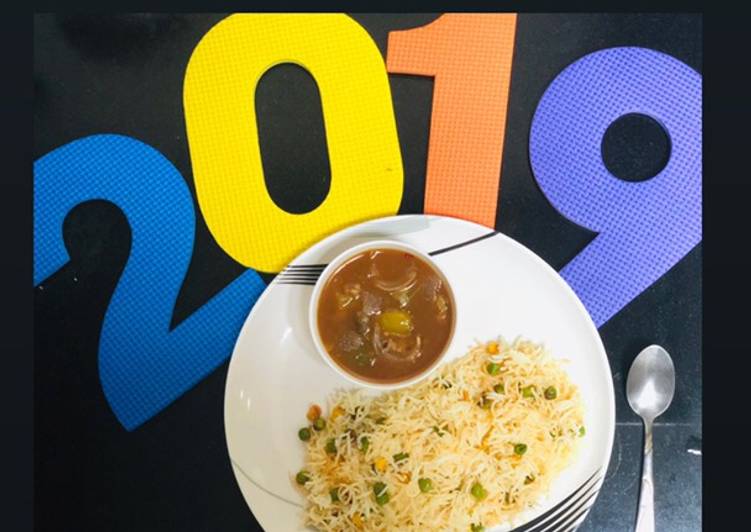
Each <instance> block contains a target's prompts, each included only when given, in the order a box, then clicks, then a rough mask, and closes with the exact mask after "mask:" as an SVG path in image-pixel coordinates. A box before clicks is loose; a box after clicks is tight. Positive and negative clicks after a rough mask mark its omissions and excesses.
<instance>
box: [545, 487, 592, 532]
mask: <svg viewBox="0 0 751 532" xmlns="http://www.w3.org/2000/svg"><path fill="white" fill-rule="evenodd" d="M596 485H597V483H596V482H595V484H593V485H591V486H590V487H589V489H588V490H587V491H588V492H589V493H588V494H586V495H583V496H582V497H580V499H579V500H581V499H582V498H583V500H581V502H579V504H577V505H576V506H574V504H573V503H572V504H571V505H570V506H569V507H568V508H567V509H566V513H565V514H563V512H561V514H559V515H558V517H557V518H556V520H555V522H554V523H546V524H545V526H547V527H549V528H546V529H545V530H544V532H564V531H565V530H570V529H571V527H572V526H574V524H575V523H576V522H577V521H578V520H579V519H580V518H581V517H582V516H583V515H584V514H585V513H586V512H587V510H589V509H590V507H591V506H592V504H591V502H590V501H592V502H593V499H594V498H595V497H596V496H597V493H598V492H599V490H593V488H594V487H595V486H596Z"/></svg>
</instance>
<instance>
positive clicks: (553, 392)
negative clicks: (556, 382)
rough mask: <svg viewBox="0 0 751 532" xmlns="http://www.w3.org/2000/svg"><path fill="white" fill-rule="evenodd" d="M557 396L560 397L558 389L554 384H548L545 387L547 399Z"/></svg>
mask: <svg viewBox="0 0 751 532" xmlns="http://www.w3.org/2000/svg"><path fill="white" fill-rule="evenodd" d="M556 397H558V390H556V389H555V387H554V386H548V387H547V388H545V399H548V400H551V401H552V400H553V399H555V398H556Z"/></svg>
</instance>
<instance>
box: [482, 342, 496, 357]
mask: <svg viewBox="0 0 751 532" xmlns="http://www.w3.org/2000/svg"><path fill="white" fill-rule="evenodd" d="M485 351H487V352H488V353H489V354H491V355H497V354H498V352H499V349H498V342H488V345H486V346H485Z"/></svg>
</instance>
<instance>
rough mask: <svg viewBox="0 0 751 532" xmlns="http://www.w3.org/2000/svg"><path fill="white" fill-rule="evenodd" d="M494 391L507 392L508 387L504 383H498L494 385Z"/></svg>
mask: <svg viewBox="0 0 751 532" xmlns="http://www.w3.org/2000/svg"><path fill="white" fill-rule="evenodd" d="M493 391H494V392H495V393H506V387H505V386H504V385H503V383H500V384H496V385H495V386H493Z"/></svg>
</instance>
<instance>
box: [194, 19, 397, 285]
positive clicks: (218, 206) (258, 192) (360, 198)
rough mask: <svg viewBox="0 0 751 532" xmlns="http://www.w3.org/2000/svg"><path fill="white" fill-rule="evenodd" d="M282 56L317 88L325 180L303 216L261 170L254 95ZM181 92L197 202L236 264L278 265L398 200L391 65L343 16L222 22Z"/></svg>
mask: <svg viewBox="0 0 751 532" xmlns="http://www.w3.org/2000/svg"><path fill="white" fill-rule="evenodd" d="M279 63H295V64H298V65H300V66H302V67H304V68H306V69H307V70H308V71H309V72H310V74H311V75H312V76H313V78H314V79H315V80H316V83H317V84H318V88H319V91H320V94H321V107H322V109H323V119H324V123H325V126H326V143H327V147H328V152H329V161H330V163H331V187H330V189H329V193H328V195H327V197H326V199H325V200H324V201H323V203H322V204H321V205H320V206H318V207H317V208H316V209H315V210H313V211H312V212H309V213H306V214H291V213H288V212H286V211H283V210H282V209H280V208H279V207H277V206H276V204H274V202H273V200H272V199H271V196H270V195H269V193H268V191H267V190H266V185H265V181H264V177H263V166H262V164H261V151H260V146H259V144H258V129H257V124H256V116H255V106H254V105H253V101H254V92H255V88H256V85H257V84H258V80H259V79H260V78H261V76H262V75H263V74H264V73H265V72H266V71H267V70H268V69H269V68H271V67H272V66H274V65H277V64H279ZM183 99H184V104H185V123H186V128H187V132H188V141H189V144H190V157H191V161H192V163H193V173H194V176H195V184H196V193H197V195H198V203H199V205H200V207H201V211H202V212H203V216H204V218H205V219H206V224H207V225H208V227H209V230H210V231H211V233H212V234H213V235H214V238H216V241H217V242H218V243H219V245H220V246H222V248H223V249H224V250H225V251H226V252H227V253H228V254H229V255H230V256H232V257H233V258H234V259H235V260H237V261H238V262H240V263H241V264H244V265H245V266H249V267H252V268H255V269H257V270H261V271H267V272H276V271H279V270H280V269H281V268H282V267H284V265H285V264H287V263H288V262H289V261H290V260H292V259H293V258H294V257H295V255H297V254H299V253H300V252H302V251H303V250H304V249H305V248H306V247H308V246H310V245H312V244H313V243H315V242H316V241H317V240H319V239H321V238H323V237H324V236H326V235H328V234H330V233H332V232H334V231H336V230H338V229H342V228H344V227H346V226H348V225H350V224H353V223H356V222H359V221H365V220H367V219H370V218H377V217H379V216H386V215H390V214H396V211H397V210H398V209H399V203H400V201H401V197H402V190H403V188H404V183H403V179H404V176H403V171H402V159H401V151H400V149H399V139H398V136H397V131H396V121H395V119H394V110H393V106H392V103H391V90H390V88H389V82H388V77H387V73H386V68H385V66H384V64H383V58H382V56H381V54H380V52H379V51H378V47H377V46H376V44H375V43H374V42H373V39H372V38H371V37H370V35H368V33H367V32H366V31H365V29H364V28H362V27H361V26H360V25H359V24H358V23H357V22H355V21H354V20H352V19H351V18H349V17H347V16H346V15H341V14H316V15H302V14H262V15H255V14H238V15H232V16H230V17H228V18H226V19H224V20H222V21H221V22H220V23H219V24H217V25H216V26H214V27H213V28H211V30H210V31H209V32H208V33H207V34H206V35H205V36H204V37H203V39H201V42H200V43H199V44H198V46H197V47H196V49H195V50H194V52H193V55H192V56H191V58H190V62H189V63H188V68H187V70H186V73H185V85H184V97H183Z"/></svg>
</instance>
